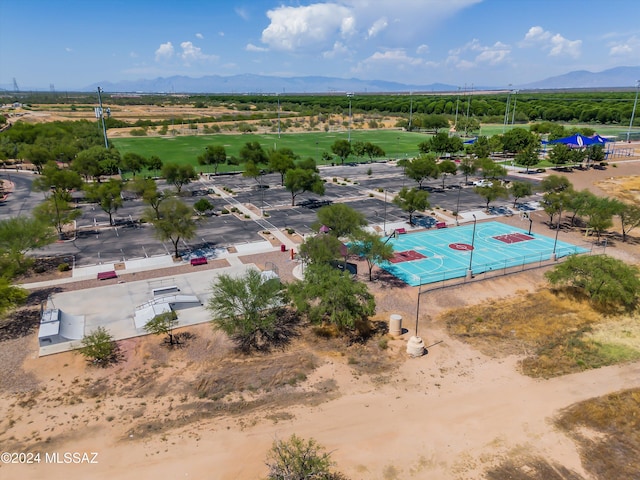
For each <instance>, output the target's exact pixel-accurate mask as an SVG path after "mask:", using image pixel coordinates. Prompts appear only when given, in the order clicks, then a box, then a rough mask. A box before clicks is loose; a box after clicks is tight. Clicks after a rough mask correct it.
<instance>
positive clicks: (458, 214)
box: [456, 183, 462, 227]
mask: <svg viewBox="0 0 640 480" xmlns="http://www.w3.org/2000/svg"><path fill="white" fill-rule="evenodd" d="M461 190H462V184H461V183H459V184H458V203H457V204H456V227H457V226H458V225H460V223H459V222H458V218H459V217H460V191H461Z"/></svg>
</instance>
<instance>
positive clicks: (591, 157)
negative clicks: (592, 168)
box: [586, 145, 605, 164]
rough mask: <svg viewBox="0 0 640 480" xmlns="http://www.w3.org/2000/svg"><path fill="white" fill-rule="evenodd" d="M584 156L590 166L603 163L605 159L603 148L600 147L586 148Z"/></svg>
mask: <svg viewBox="0 0 640 480" xmlns="http://www.w3.org/2000/svg"><path fill="white" fill-rule="evenodd" d="M586 156H587V161H588V162H589V163H590V164H594V163H599V162H603V161H604V159H605V154H604V147H603V146H602V145H591V146H590V147H589V148H587V152H586Z"/></svg>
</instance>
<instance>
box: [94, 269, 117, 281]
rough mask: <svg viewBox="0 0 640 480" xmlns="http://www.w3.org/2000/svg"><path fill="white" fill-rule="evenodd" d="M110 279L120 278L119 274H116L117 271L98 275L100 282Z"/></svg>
mask: <svg viewBox="0 0 640 480" xmlns="http://www.w3.org/2000/svg"><path fill="white" fill-rule="evenodd" d="M110 278H118V274H117V273H116V272H115V270H110V271H108V272H100V273H98V280H108V279H110Z"/></svg>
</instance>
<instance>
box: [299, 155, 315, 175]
mask: <svg viewBox="0 0 640 480" xmlns="http://www.w3.org/2000/svg"><path fill="white" fill-rule="evenodd" d="M296 167H297V168H303V169H305V170H312V171H314V172H316V173H320V170H318V166H317V165H316V161H315V160H314V159H313V158H311V157H307V158H305V159H303V160H300V161H299V162H298V163H297V164H296Z"/></svg>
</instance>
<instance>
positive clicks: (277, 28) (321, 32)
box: [262, 3, 355, 51]
mask: <svg viewBox="0 0 640 480" xmlns="http://www.w3.org/2000/svg"><path fill="white" fill-rule="evenodd" d="M267 17H269V19H270V20H271V23H270V24H269V26H268V27H267V28H265V29H264V30H263V32H262V41H263V42H264V43H266V44H267V45H269V47H270V48H272V49H274V50H285V51H297V50H299V49H312V50H322V49H323V48H326V47H327V45H332V44H333V39H334V38H335V36H336V35H339V36H340V37H347V36H349V35H350V34H351V33H353V28H354V23H355V19H354V18H353V17H352V15H351V11H350V10H349V9H348V8H346V7H343V6H340V5H337V4H335V3H316V4H313V5H309V6H305V7H279V8H277V9H275V10H269V11H268V12H267Z"/></svg>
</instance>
